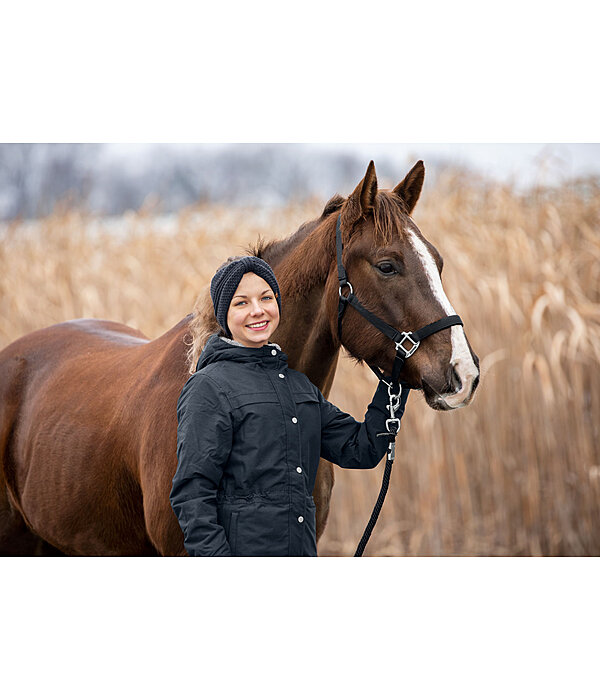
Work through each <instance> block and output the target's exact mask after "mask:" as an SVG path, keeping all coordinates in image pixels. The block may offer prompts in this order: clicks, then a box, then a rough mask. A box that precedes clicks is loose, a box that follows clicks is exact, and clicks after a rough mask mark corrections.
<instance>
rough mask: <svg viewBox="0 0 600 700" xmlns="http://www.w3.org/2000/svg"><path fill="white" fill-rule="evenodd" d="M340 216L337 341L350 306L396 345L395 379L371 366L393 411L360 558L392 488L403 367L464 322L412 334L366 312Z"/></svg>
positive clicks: (449, 319)
mask: <svg viewBox="0 0 600 700" xmlns="http://www.w3.org/2000/svg"><path fill="white" fill-rule="evenodd" d="M341 218H342V217H341V215H340V216H338V220H337V225H336V229H335V247H336V255H337V269H338V281H339V295H340V300H339V305H338V339H339V341H340V343H341V342H342V318H343V316H344V313H345V311H346V308H347V307H348V305H350V306H353V307H354V308H355V309H356V310H357V311H358V312H359V313H360V314H361V315H362V316H364V318H366V319H367V321H369V323H371V324H372V325H373V326H375V328H377V329H378V330H379V331H381V332H382V333H383V334H384V335H385V336H387V337H388V338H389V339H390V340H392V341H393V342H394V343H395V345H396V356H395V357H394V364H393V366H392V376H391V382H388V381H386V380H385V379H384V374H383V372H382V371H381V370H380V369H379V367H376V366H374V365H369V367H370V368H371V370H372V371H373V372H374V373H375V374H376V375H377V377H378V378H379V379H380V380H381V381H384V382H385V383H386V384H387V385H388V395H389V398H390V403H389V404H388V406H387V407H388V409H389V411H390V417H389V418H388V419H387V420H386V422H385V423H386V429H387V432H386V433H379V434H378V437H379V436H381V435H388V436H389V438H390V442H389V445H388V453H387V460H386V463H385V469H384V471H383V481H382V484H381V489H380V491H379V496H378V497H377V502H376V503H375V507H374V508H373V512H372V513H371V517H370V519H369V522H368V523H367V527H366V528H365V531H364V533H363V536H362V538H361V540H360V542H359V544H358V547H357V548H356V552H355V554H354V556H355V557H361V556H362V554H363V552H364V550H365V547H366V546H367V542H368V541H369V538H370V537H371V533H372V532H373V528H374V527H375V523H376V522H377V518H379V513H380V512H381V509H382V507H383V502H384V500H385V496H386V494H387V490H388V487H389V485H390V477H391V474H392V465H393V463H394V457H395V449H396V442H395V441H396V435H397V434H398V431H399V430H400V419H399V418H396V416H395V411H396V410H397V409H398V407H399V405H400V397H401V393H400V383H399V377H400V372H401V371H402V368H403V367H404V363H405V362H406V360H407V359H408V358H409V357H410V356H411V355H412V354H413V353H414V352H416V350H417V348H418V347H419V345H420V344H421V341H422V340H424V339H425V338H428V337H429V336H430V335H433V334H434V333H437V332H438V331H442V330H444V329H445V328H450V327H451V326H457V325H461V326H462V325H463V322H462V321H461V318H460V316H457V315H452V316H445V317H444V318H441V319H440V320H439V321H434V322H433V323H429V324H427V325H426V326H423V328H419V330H418V331H409V332H401V331H399V330H397V329H396V328H394V327H393V326H390V325H389V324H388V323H386V322H385V321H383V320H382V319H380V318H379V317H378V316H376V315H375V314H374V313H372V312H371V311H369V310H368V309H366V308H365V307H364V306H363V305H362V304H361V303H360V302H359V301H358V299H357V298H356V297H355V296H354V290H353V289H352V285H351V284H350V281H349V280H348V276H347V274H346V270H345V268H344V265H343V263H342V250H343V246H342V225H341ZM344 287H347V288H348V294H347V295H346V296H344V295H343V294H342V289H343V288H344ZM405 388H406V390H408V387H405Z"/></svg>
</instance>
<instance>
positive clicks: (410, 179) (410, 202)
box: [394, 160, 425, 214]
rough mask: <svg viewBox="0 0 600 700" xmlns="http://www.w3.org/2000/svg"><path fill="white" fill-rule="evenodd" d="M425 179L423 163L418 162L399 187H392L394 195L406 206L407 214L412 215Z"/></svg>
mask: <svg viewBox="0 0 600 700" xmlns="http://www.w3.org/2000/svg"><path fill="white" fill-rule="evenodd" d="M424 179H425V166H424V165H423V161H422V160H420V161H418V162H417V163H415V165H414V166H413V168H412V170H411V171H410V172H409V173H408V175H407V176H406V177H405V178H404V180H402V182H401V183H400V184H399V185H396V187H394V194H397V195H398V197H400V199H401V200H402V201H403V202H404V203H405V204H406V208H407V209H408V213H409V214H412V211H413V209H414V208H415V206H416V204H417V202H418V201H419V196H420V194H421V190H422V188H423V180H424Z"/></svg>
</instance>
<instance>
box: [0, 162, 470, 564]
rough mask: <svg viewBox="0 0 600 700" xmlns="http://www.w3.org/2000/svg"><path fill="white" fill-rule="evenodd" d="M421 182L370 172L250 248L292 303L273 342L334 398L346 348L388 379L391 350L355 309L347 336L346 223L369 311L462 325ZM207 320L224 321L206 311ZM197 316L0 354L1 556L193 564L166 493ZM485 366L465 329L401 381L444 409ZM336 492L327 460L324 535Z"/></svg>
mask: <svg viewBox="0 0 600 700" xmlns="http://www.w3.org/2000/svg"><path fill="white" fill-rule="evenodd" d="M424 173H425V170H424V167H423V163H422V162H421V161H419V162H418V163H417V164H416V165H415V166H414V167H413V169H412V170H411V171H410V172H409V173H408V175H407V176H406V177H405V178H404V180H403V181H402V182H401V183H400V184H399V185H398V186H397V187H396V188H394V190H392V191H384V190H378V188H377V178H376V175H375V167H374V165H373V163H372V162H371V163H370V164H369V167H368V169H367V172H366V175H365V177H364V178H363V180H361V182H360V183H359V184H358V186H357V187H356V189H355V190H354V192H353V193H352V194H351V195H350V196H349V197H348V198H347V199H344V198H342V197H340V196H336V197H334V198H333V199H332V200H330V201H329V202H328V204H327V205H326V207H325V209H324V211H323V213H322V214H321V216H320V217H319V218H318V219H316V220H315V221H312V222H310V223H308V224H304V225H303V226H302V227H301V228H300V229H299V230H298V231H297V232H296V233H294V234H293V235H291V236H290V237H288V238H287V239H284V240H281V241H277V242H273V243H269V244H267V245H261V244H259V245H258V246H257V247H256V248H255V249H253V250H252V251H251V252H252V253H253V254H255V255H258V256H261V257H263V258H264V259H265V260H266V261H267V262H269V263H270V264H271V265H272V267H273V268H274V270H275V273H276V275H277V278H278V281H279V285H280V288H281V292H282V299H283V314H282V318H281V323H280V326H279V328H278V329H277V332H276V333H275V335H274V337H273V340H275V341H276V342H278V343H279V344H280V345H281V346H282V348H283V349H284V351H285V352H286V353H287V355H288V359H289V365H290V367H293V368H295V369H297V370H300V371H301V372H304V373H305V374H306V375H307V376H308V377H309V378H310V379H311V381H312V382H313V383H314V384H316V385H317V386H318V387H319V388H320V389H321V391H322V392H323V394H324V395H325V396H327V395H328V393H329V390H330V389H331V385H332V383H333V378H334V374H335V369H336V365H337V359H338V354H339V350H340V347H341V345H343V346H344V347H345V348H346V350H347V351H348V352H349V353H350V354H351V355H352V356H353V357H355V358H357V359H358V360H361V361H365V362H368V363H369V364H371V365H376V366H379V367H381V368H382V370H383V371H384V372H385V373H386V374H389V373H390V371H391V366H392V362H393V359H394V354H395V348H394V344H393V343H392V342H391V341H390V340H389V339H388V338H386V337H385V336H384V335H383V334H382V333H380V332H379V331H378V330H377V329H375V328H374V327H373V326H371V325H369V324H368V322H367V321H366V320H365V319H364V318H363V317H362V316H360V314H359V313H357V312H356V310H355V309H353V308H349V309H348V311H347V312H346V315H345V317H344V323H343V328H342V338H339V337H338V328H337V311H338V279H337V270H336V248H335V230H336V221H337V218H338V216H340V215H341V229H342V237H343V243H344V265H345V267H346V270H347V272H348V276H349V279H350V280H351V281H352V284H353V287H354V293H355V294H356V296H357V297H358V298H359V299H360V301H361V302H362V304H363V305H365V306H366V307H367V308H369V310H371V311H372V312H373V313H375V314H376V315H377V316H379V317H380V318H382V319H384V320H385V321H386V322H387V323H389V324H391V325H392V326H394V327H395V328H398V329H400V330H406V331H410V330H415V329H416V328H420V327H421V326H424V325H426V324H428V323H431V322H432V321H436V320H437V319H439V318H441V317H444V316H446V315H449V314H452V313H455V312H454V310H453V309H452V306H451V305H450V302H449V301H448V299H447V297H446V295H445V292H444V290H443V288H442V284H441V278H440V273H441V269H442V259H441V257H440V255H439V253H438V252H437V250H436V249H435V248H434V247H433V246H432V245H431V244H430V243H428V242H427V241H426V240H425V239H424V238H423V236H422V234H421V232H420V231H419V229H418V228H417V225H416V224H415V223H414V221H413V220H412V218H411V213H412V211H413V209H414V206H415V204H416V203H417V200H418V198H419V195H420V193H421V188H422V185H423V179H424ZM207 303H209V302H208V297H207ZM202 316H206V318H207V319H209V321H208V323H209V325H210V324H211V323H212V324H214V323H215V320H214V318H213V317H212V314H211V313H210V312H209V311H208V310H206V312H203V313H202ZM191 320H192V315H189V316H187V317H186V318H184V319H183V320H182V321H181V322H179V323H178V324H177V325H176V326H175V327H174V328H172V329H171V330H169V331H167V332H166V333H165V334H164V335H162V336H161V337H159V338H157V339H155V340H152V341H150V340H149V339H148V338H146V337H145V336H144V335H143V334H142V333H140V332H139V331H137V330H134V329H132V328H128V327H127V326H124V325H122V324H120V323H113V322H110V321H99V320H90V319H84V320H75V321H67V322H65V323H59V324H57V325H54V326H51V327H49V328H45V329H43V330H39V331H35V332H33V333H30V334H28V335H26V336H24V337H22V338H20V339H18V340H16V341H15V342H13V343H12V344H11V345H9V346H8V347H6V348H5V349H4V350H3V351H2V352H0V552H2V553H4V554H33V553H46V554H48V553H64V554H74V555H150V554H162V555H181V554H185V550H184V547H183V536H182V532H181V529H180V527H179V523H178V522H177V519H176V517H175V515H174V513H173V511H172V509H171V505H170V502H169V493H170V490H171V480H172V478H173V475H174V473H175V469H176V466H177V458H176V432H177V418H176V404H177V399H178V396H179V393H180V391H181V388H182V387H183V384H184V383H185V381H186V379H187V378H188V376H189V373H188V363H187V360H186V350H187V345H186V340H187V339H189V330H190V329H189V324H190V321H191ZM215 329H216V326H215ZM478 365H479V363H478V360H477V357H476V356H475V355H474V354H473V352H472V350H471V348H470V345H469V343H468V341H467V338H466V336H465V333H464V331H463V328H462V326H453V327H452V328H447V329H445V330H443V331H441V332H439V333H436V334H435V335H432V336H430V337H429V338H427V339H425V340H424V341H423V342H422V343H421V346H420V348H419V350H418V351H417V352H415V353H414V355H412V356H411V357H410V358H409V359H408V360H407V362H406V364H405V366H404V369H403V372H402V375H401V379H402V380H403V381H405V382H407V383H409V384H410V385H411V386H412V387H414V388H415V389H422V390H423V392H424V395H425V398H426V400H427V402H428V404H429V405H430V406H431V407H432V408H435V409H438V410H448V409H451V408H458V407H460V406H466V405H467V404H468V403H469V402H470V400H471V398H472V396H473V393H474V391H475V388H476V386H477V383H478V380H479V371H478ZM332 487H333V467H332V465H331V464H330V463H327V462H323V461H322V462H321V464H320V466H319V470H318V475H317V481H316V484H315V490H314V494H313V496H314V499H315V503H316V506H317V535H318V537H320V536H321V534H322V533H323V530H324V528H325V524H326V521H327V515H328V512H329V502H330V497H331V490H332Z"/></svg>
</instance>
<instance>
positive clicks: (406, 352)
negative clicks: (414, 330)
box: [396, 333, 421, 360]
mask: <svg viewBox="0 0 600 700" xmlns="http://www.w3.org/2000/svg"><path fill="white" fill-rule="evenodd" d="M406 340H408V341H409V342H410V343H411V345H412V347H410V348H409V349H408V350H407V349H406V348H405V347H404V345H402V343H404V342H405V341H406ZM420 344H421V341H420V340H413V339H412V338H411V334H410V333H402V337H401V338H400V340H399V341H398V342H397V343H396V352H398V350H399V349H400V348H402V350H403V351H404V359H405V360H406V359H408V358H409V357H410V356H411V355H412V354H413V353H414V352H415V351H416V349H417V348H418V347H419V345H420Z"/></svg>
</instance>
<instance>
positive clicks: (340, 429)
mask: <svg viewBox="0 0 600 700" xmlns="http://www.w3.org/2000/svg"><path fill="white" fill-rule="evenodd" d="M409 391H410V390H409V389H408V387H405V386H402V395H401V399H400V406H399V408H398V410H397V411H396V417H397V418H402V416H403V414H404V408H405V406H406V399H407V398H408V394H409ZM319 402H320V404H321V457H324V458H325V459H327V460H329V461H330V462H333V463H334V464H337V465H338V466H340V467H343V468H344V469H372V468H373V467H376V466H377V465H378V464H379V461H380V459H381V458H382V457H383V455H384V454H385V452H386V450H387V446H388V443H389V437H387V436H381V437H377V433H385V432H386V426H385V421H386V419H387V418H389V417H390V414H389V411H388V409H387V404H388V403H389V396H388V391H387V385H386V384H385V383H384V382H382V381H380V382H379V384H378V385H377V389H376V391H375V394H374V396H373V399H372V400H371V403H370V404H369V407H368V409H367V412H366V414H365V419H364V422H363V423H359V422H358V421H357V420H355V419H354V418H353V417H352V416H351V415H350V414H348V413H344V412H343V411H341V410H340V409H339V408H338V407H337V406H335V405H334V404H332V403H330V402H329V401H327V399H325V398H324V397H323V395H322V394H321V392H319Z"/></svg>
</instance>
